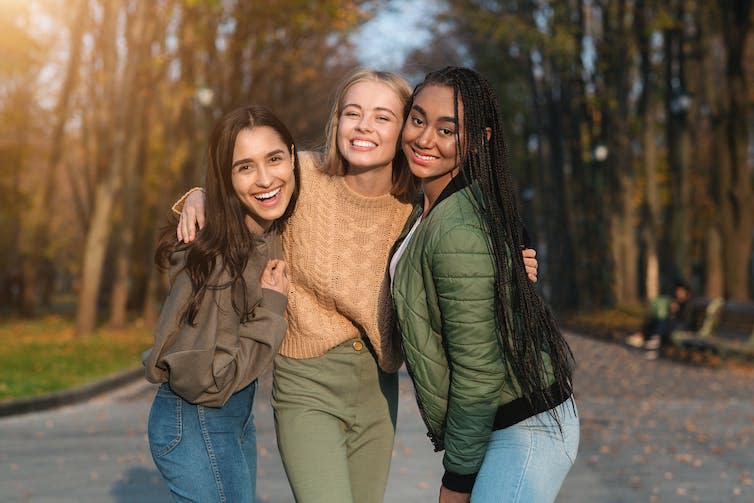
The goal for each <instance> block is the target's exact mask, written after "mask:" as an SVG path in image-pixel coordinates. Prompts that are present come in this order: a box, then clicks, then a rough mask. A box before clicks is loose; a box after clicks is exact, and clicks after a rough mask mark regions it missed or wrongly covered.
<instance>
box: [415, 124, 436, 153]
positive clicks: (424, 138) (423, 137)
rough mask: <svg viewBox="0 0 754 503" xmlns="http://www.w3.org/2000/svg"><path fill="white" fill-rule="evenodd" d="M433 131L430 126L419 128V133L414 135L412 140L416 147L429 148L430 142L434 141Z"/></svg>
mask: <svg viewBox="0 0 754 503" xmlns="http://www.w3.org/2000/svg"><path fill="white" fill-rule="evenodd" d="M434 138H435V136H434V131H433V130H432V128H429V127H425V128H423V129H422V130H421V133H419V136H417V137H416V139H415V140H414V143H416V145H417V146H418V147H421V148H429V147H431V146H432V143H433V142H434Z"/></svg>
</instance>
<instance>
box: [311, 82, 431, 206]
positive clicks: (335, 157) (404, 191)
mask: <svg viewBox="0 0 754 503" xmlns="http://www.w3.org/2000/svg"><path fill="white" fill-rule="evenodd" d="M365 81H376V82H382V83H384V84H386V85H387V86H388V87H389V88H390V89H391V90H392V91H393V92H394V93H395V94H396V95H397V96H398V98H399V99H400V101H401V104H402V105H403V107H404V109H403V110H400V113H401V120H403V119H404V118H405V107H406V105H407V104H408V102H409V100H410V98H411V86H410V85H409V83H408V81H406V79H404V78H403V77H401V76H400V75H397V74H395V73H391V72H383V71H378V70H371V69H364V68H359V69H357V70H355V71H354V72H352V73H351V74H350V75H349V76H348V77H346V78H345V80H344V81H343V82H342V83H341V85H340V87H338V90H337V93H336V95H335V96H336V98H335V102H334V103H333V106H332V109H331V110H330V119H329V120H328V122H327V130H326V135H325V143H324V145H323V149H322V150H323V162H322V171H324V172H325V173H327V174H328V175H332V176H343V175H345V174H346V160H345V159H344V158H343V155H342V154H341V153H340V151H339V150H338V121H339V119H340V114H341V113H342V112H343V101H344V100H345V97H346V93H348V91H349V90H350V89H351V87H353V86H354V85H356V84H358V83H359V82H365ZM417 185H418V184H417V182H416V179H415V178H414V176H413V175H412V174H411V171H410V170H409V168H408V161H407V160H406V156H404V155H403V151H402V150H401V147H400V136H399V137H398V143H397V144H396V146H395V157H394V158H393V183H392V187H391V189H390V193H391V194H392V195H394V196H396V197H399V198H406V199H408V198H411V197H412V196H413V193H414V192H415V190H416V187H417Z"/></svg>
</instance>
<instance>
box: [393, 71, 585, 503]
mask: <svg viewBox="0 0 754 503" xmlns="http://www.w3.org/2000/svg"><path fill="white" fill-rule="evenodd" d="M408 110H409V111H408V117H407V118H406V123H405V125H404V128H403V133H402V142H401V143H402V149H403V152H404V154H405V156H406V158H407V159H408V162H409V167H410V169H411V171H412V173H413V174H414V175H415V176H417V177H418V178H419V179H420V180H421V184H422V187H423V191H424V194H423V201H422V202H421V203H420V204H418V205H417V207H416V208H415V210H414V212H413V213H412V216H411V217H410V218H409V221H408V223H407V224H406V227H405V228H404V231H403V233H402V235H401V237H399V241H398V242H399V244H398V245H397V248H396V251H395V252H394V253H393V255H392V258H391V262H390V271H391V275H392V281H393V285H392V292H393V298H394V303H395V306H396V310H397V315H398V320H399V325H400V329H401V332H402V340H403V348H404V354H405V359H406V365H407V367H408V369H409V373H410V375H411V377H412V379H413V381H414V386H415V389H416V398H417V401H418V404H419V407H420V410H421V411H422V417H423V418H424V421H425V423H426V425H427V428H428V430H429V436H430V438H431V440H432V442H433V443H434V446H435V449H436V450H442V449H444V450H445V454H444V457H443V464H444V467H445V474H444V476H443V479H442V486H441V489H440V501H441V502H443V503H447V502H456V501H459V502H465V501H473V502H480V503H488V502H506V503H508V502H527V503H528V502H537V503H546V502H552V501H554V500H555V497H556V495H557V493H558V491H559V489H560V486H561V484H562V482H563V480H564V478H565V476H566V474H567V472H568V470H569V469H570V467H571V465H572V464H573V461H574V458H575V456H576V452H577V449H578V439H579V421H578V417H577V414H576V406H575V404H574V402H573V399H572V397H571V392H572V387H571V371H572V368H573V357H572V354H571V352H570V349H569V348H568V345H567V343H566V341H565V340H564V339H563V337H562V335H561V333H560V331H559V329H558V327H557V324H556V322H555V320H554V318H553V315H552V313H551V312H550V310H549V309H548V308H547V306H546V305H545V304H544V303H543V301H542V299H541V298H540V297H539V296H538V295H537V293H536V291H535V290H534V288H533V285H532V284H531V282H530V281H528V280H527V275H526V271H525V267H524V263H523V261H522V257H521V254H520V252H519V250H520V248H521V246H522V243H523V236H522V234H523V230H522V228H521V225H520V221H521V220H520V215H519V212H518V209H517V207H516V204H515V196H514V189H513V184H512V181H511V172H510V168H509V166H508V152H507V146H506V142H505V139H504V136H503V128H502V121H501V117H500V114H499V112H498V104H497V99H496V97H495V93H494V91H493V89H492V87H491V86H490V84H489V83H488V82H487V81H486V80H485V79H484V78H483V77H481V76H480V75H479V74H478V73H477V72H475V71H473V70H470V69H467V68H456V67H448V68H445V69H443V70H440V71H437V72H433V73H430V74H429V75H427V77H426V78H425V79H424V81H423V82H422V83H420V84H419V85H418V86H417V87H416V89H415V90H414V93H413V95H412V100H411V103H410V104H409V108H408Z"/></svg>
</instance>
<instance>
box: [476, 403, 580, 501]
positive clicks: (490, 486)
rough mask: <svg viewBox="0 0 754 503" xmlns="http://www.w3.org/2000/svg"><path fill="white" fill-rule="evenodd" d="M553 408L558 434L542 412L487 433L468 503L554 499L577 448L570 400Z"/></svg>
mask: <svg viewBox="0 0 754 503" xmlns="http://www.w3.org/2000/svg"><path fill="white" fill-rule="evenodd" d="M555 410H556V411H557V413H558V419H559V420H560V426H561V427H562V430H563V431H562V433H561V431H560V429H558V424H557V423H556V422H555V420H554V419H553V418H552V417H551V416H550V415H549V413H548V412H543V413H541V414H537V415H536V416H532V417H530V418H528V419H525V420H524V421H521V422H520V423H516V424H514V425H513V426H509V427H508V428H504V429H502V430H496V431H493V432H492V436H491V437H490V443H489V446H488V447H487V452H486V453H485V455H484V461H483V462H482V467H481V469H480V470H479V474H478V475H477V478H476V482H475V483H474V489H473V490H472V492H471V501H472V503H490V502H499V503H502V502H505V503H518V502H521V503H531V502H536V503H548V502H553V501H555V497H556V496H557V495H558V491H559V490H560V486H561V485H562V484H563V481H564V480H565V477H566V474H567V473H568V470H570V468H571V466H572V465H573V462H574V460H575V459H576V452H577V451H578V447H579V418H578V415H577V413H576V406H575V404H574V402H573V399H572V398H571V399H569V400H566V401H565V402H564V403H562V404H561V405H559V406H558V407H556V408H555Z"/></svg>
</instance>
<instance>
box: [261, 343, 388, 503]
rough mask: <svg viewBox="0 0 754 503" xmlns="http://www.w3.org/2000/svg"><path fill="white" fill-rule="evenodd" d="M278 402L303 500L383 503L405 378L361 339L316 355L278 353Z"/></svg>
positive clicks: (288, 458) (285, 454) (282, 436)
mask: <svg viewBox="0 0 754 503" xmlns="http://www.w3.org/2000/svg"><path fill="white" fill-rule="evenodd" d="M272 405H273V408H274V410H275V429H276V432H277V440H278V448H279V449H280V456H281V458H282V460H283V466H284V467H285V472H286V474H287V476H288V481H289V482H290V484H291V488H292V489H293V495H294V497H295V498H296V501H297V502H298V503H320V502H321V503H381V502H382V498H383V496H384V493H385V486H386V484H387V478H388V471H389V469H390V458H391V455H392V450H393V439H394V437H395V420H396V414H397V406H398V376H397V374H388V373H385V372H382V371H381V370H380V369H379V367H378V366H377V363H376V361H375V359H374V356H373V355H372V353H371V352H370V351H369V349H368V348H367V347H366V346H365V345H364V344H363V343H362V341H361V340H359V339H355V340H351V341H348V342H345V343H343V344H341V345H339V346H336V347H335V348H333V349H331V350H330V351H328V352H327V354H325V355H323V356H320V357H316V358H308V359H301V360H298V359H294V358H287V357H285V356H278V357H277V358H276V359H275V369H274V372H273V387H272Z"/></svg>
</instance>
